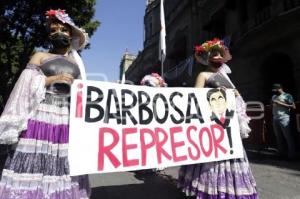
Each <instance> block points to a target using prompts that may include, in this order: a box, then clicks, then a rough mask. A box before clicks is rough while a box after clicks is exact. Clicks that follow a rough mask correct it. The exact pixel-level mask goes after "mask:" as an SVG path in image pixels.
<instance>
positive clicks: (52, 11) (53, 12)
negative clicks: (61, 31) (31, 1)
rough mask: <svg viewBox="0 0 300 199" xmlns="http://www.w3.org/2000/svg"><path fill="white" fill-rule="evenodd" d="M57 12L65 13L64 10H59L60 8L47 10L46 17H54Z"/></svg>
mask: <svg viewBox="0 0 300 199" xmlns="http://www.w3.org/2000/svg"><path fill="white" fill-rule="evenodd" d="M57 14H65V10H61V9H58V10H52V9H51V10H48V11H47V12H46V14H45V15H46V16H48V17H55V16H56V15H57Z"/></svg>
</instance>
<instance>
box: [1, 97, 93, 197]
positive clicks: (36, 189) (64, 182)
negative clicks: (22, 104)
mask: <svg viewBox="0 0 300 199" xmlns="http://www.w3.org/2000/svg"><path fill="white" fill-rule="evenodd" d="M68 115H69V109H68V98H66V97H65V98H64V97H59V96H57V95H53V94H49V93H47V94H46V98H45V100H44V101H43V102H42V103H41V104H40V105H39V107H38V110H37V111H36V114H35V115H34V117H32V118H31V119H30V120H28V124H27V130H26V131H23V132H22V134H21V136H20V140H19V142H18V144H17V147H16V150H15V152H14V153H13V154H11V155H10V157H9V158H8V159H7V161H6V164H5V168H4V170H3V173H2V179H1V182H0V199H88V197H89V194H90V188H89V183H88V177H87V176H77V177H70V176H69V175H68V174H69V164H68V157H67V155H68V142H69V138H68V137H69V126H68V122H69V117H68Z"/></svg>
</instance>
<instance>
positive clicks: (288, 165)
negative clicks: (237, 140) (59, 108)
mask: <svg viewBox="0 0 300 199" xmlns="http://www.w3.org/2000/svg"><path fill="white" fill-rule="evenodd" d="M4 151H5V150H4V149H2V150H1V152H4ZM5 158H6V157H5V156H4V155H0V167H2V166H3V164H4V161H5ZM249 159H250V162H251V168H252V172H253V174H254V176H255V179H256V182H257V188H258V192H259V196H260V199H300V161H299V160H298V161H286V160H280V159H278V158H276V157H273V156H267V157H266V156H263V155H262V156H258V157H257V156H254V157H251V154H250V155H249ZM178 169H179V167H170V168H167V169H165V170H163V171H162V172H160V173H158V174H155V173H148V174H143V173H141V172H123V173H109V174H101V175H90V183H91V186H92V197H91V199H140V198H142V199H184V198H185V197H184V196H183V194H182V193H181V192H180V191H179V190H178V189H177V188H176V180H177V174H178Z"/></svg>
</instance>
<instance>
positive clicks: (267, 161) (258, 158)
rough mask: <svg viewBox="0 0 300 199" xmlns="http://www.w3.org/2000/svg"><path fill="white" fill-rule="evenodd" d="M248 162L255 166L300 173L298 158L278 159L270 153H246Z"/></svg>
mask: <svg viewBox="0 0 300 199" xmlns="http://www.w3.org/2000/svg"><path fill="white" fill-rule="evenodd" d="M247 155H248V158H249V161H250V162H252V163H255V164H262V165H271V166H276V167H278V168H283V169H290V170H295V171H300V158H299V157H298V156H297V158H295V159H293V160H289V159H287V158H285V157H279V156H278V155H276V153H273V152H272V151H271V152H270V151H267V150H265V151H259V152H258V151H247Z"/></svg>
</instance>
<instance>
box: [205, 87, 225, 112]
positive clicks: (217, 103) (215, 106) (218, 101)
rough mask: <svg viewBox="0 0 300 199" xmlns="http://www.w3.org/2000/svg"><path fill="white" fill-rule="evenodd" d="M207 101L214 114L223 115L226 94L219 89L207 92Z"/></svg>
mask: <svg viewBox="0 0 300 199" xmlns="http://www.w3.org/2000/svg"><path fill="white" fill-rule="evenodd" d="M207 100H208V102H209V105H210V107H211V110H212V111H213V112H214V113H216V114H219V115H221V114H223V113H225V112H226V109H227V103H226V93H225V91H224V90H221V89H211V90H209V91H208V92H207Z"/></svg>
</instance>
